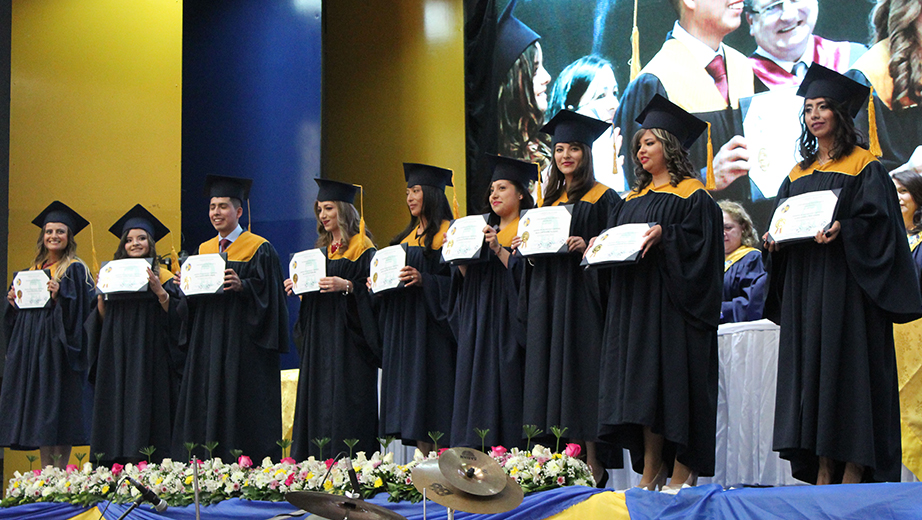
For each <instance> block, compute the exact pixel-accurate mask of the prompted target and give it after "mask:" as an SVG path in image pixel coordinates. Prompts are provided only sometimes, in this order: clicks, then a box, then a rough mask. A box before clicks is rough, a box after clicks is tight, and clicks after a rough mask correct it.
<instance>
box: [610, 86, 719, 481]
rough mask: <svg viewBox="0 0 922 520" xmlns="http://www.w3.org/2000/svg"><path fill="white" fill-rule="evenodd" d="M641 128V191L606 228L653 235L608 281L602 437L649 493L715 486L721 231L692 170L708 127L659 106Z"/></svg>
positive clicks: (660, 100)
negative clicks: (705, 482)
mask: <svg viewBox="0 0 922 520" xmlns="http://www.w3.org/2000/svg"><path fill="white" fill-rule="evenodd" d="M637 121H638V122H639V123H641V129H640V130H638V131H637V133H635V134H634V136H633V139H632V142H631V151H632V153H633V156H634V158H635V161H636V164H637V165H638V166H637V167H635V171H634V174H635V176H636V178H637V180H636V181H635V184H634V187H633V188H632V189H631V192H630V193H629V194H628V196H627V197H626V199H625V201H624V204H622V206H621V208H620V209H619V210H618V211H616V212H614V213H613V214H612V218H611V220H610V221H609V224H610V225H611V226H620V225H624V224H632V223H651V224H652V226H651V227H650V229H649V230H648V231H647V232H646V235H645V238H644V242H643V250H642V257H641V258H640V259H639V260H638V261H637V263H635V264H628V265H622V266H616V267H614V268H612V269H611V277H612V281H611V293H610V295H609V298H608V301H609V307H608V314H607V316H606V319H605V336H604V341H603V347H602V348H603V352H602V374H603V376H602V383H601V391H600V397H599V421H600V423H601V425H602V426H601V429H600V434H601V436H602V438H604V439H610V440H611V441H612V442H613V443H616V444H620V445H622V446H624V447H626V448H628V449H629V450H630V451H631V461H632V466H633V468H634V470H635V471H637V472H638V473H642V474H643V476H642V478H641V481H640V485H641V486H643V487H647V488H648V489H653V488H654V487H656V486H663V484H665V481H666V477H667V475H668V474H669V473H671V474H672V480H671V482H670V485H671V486H673V487H681V486H682V485H684V484H688V485H695V483H696V478H697V476H698V475H699V474H700V475H705V476H710V475H713V474H714V464H715V461H714V450H715V442H716V441H715V437H716V427H717V325H718V318H719V315H720V301H721V283H722V272H721V267H722V264H723V261H724V255H723V240H722V233H721V230H722V227H723V226H722V224H723V220H722V219H721V213H720V208H718V207H717V203H715V202H714V201H713V199H711V196H710V194H708V192H707V191H706V190H705V185H704V184H702V183H701V181H700V180H698V174H697V172H696V170H695V169H694V168H693V167H692V164H691V162H690V161H689V159H688V148H689V147H690V146H691V145H692V143H693V142H694V141H695V140H696V139H697V138H698V136H700V135H701V133H702V132H703V131H704V130H705V129H706V128H707V124H706V123H704V122H703V121H701V120H699V119H698V118H696V117H695V116H692V115H691V114H689V113H687V112H685V111H684V110H682V109H681V108H679V107H678V106H676V105H675V104H673V103H671V102H670V101H668V100H667V99H666V98H664V97H663V96H660V95H656V96H654V98H653V100H651V101H650V103H649V104H648V105H647V107H646V108H645V109H644V111H643V112H642V113H641V114H640V116H639V117H638V118H637ZM708 180H709V181H710V179H708Z"/></svg>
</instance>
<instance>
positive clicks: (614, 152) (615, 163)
mask: <svg viewBox="0 0 922 520" xmlns="http://www.w3.org/2000/svg"><path fill="white" fill-rule="evenodd" d="M616 128H618V127H617V126H615V122H614V121H612V122H611V134H612V138H613V139H612V140H611V153H612V155H613V156H614V159H613V160H612V165H611V174H612V175H614V176H615V177H617V176H618V174H619V173H621V172H619V171H618V140H617V139H614V136H615V129H616ZM539 178H540V177H539Z"/></svg>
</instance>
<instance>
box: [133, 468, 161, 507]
mask: <svg viewBox="0 0 922 520" xmlns="http://www.w3.org/2000/svg"><path fill="white" fill-rule="evenodd" d="M125 478H127V479H128V482H131V485H133V486H134V487H136V488H137V489H138V491H140V492H141V498H143V499H144V501H146V502H150V503H151V504H153V506H154V509H156V510H157V512H158V513H162V512H164V511H166V508H167V504H166V501H165V500H163V499H162V498H160V497H158V496H157V493H154V492H153V491H152V490H151V489H150V488H149V487H147V486H145V485H144V484H142V483H140V482H138V481H137V480H135V479H133V478H131V477H129V476H127V475H126V476H125Z"/></svg>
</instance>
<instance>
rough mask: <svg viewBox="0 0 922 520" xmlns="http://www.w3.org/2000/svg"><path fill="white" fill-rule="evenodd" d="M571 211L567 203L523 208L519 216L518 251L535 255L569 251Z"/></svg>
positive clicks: (527, 254) (524, 254)
mask: <svg viewBox="0 0 922 520" xmlns="http://www.w3.org/2000/svg"><path fill="white" fill-rule="evenodd" d="M572 211H573V207H572V206H569V205H564V206H546V207H543V208H534V209H526V210H523V211H522V216H521V217H519V229H518V236H519V238H521V239H522V245H520V246H519V248H518V251H519V253H521V254H522V255H523V256H535V255H547V254H558V253H566V252H567V251H569V248H568V247H567V239H568V238H570V220H571V218H572Z"/></svg>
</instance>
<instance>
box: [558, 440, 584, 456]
mask: <svg viewBox="0 0 922 520" xmlns="http://www.w3.org/2000/svg"><path fill="white" fill-rule="evenodd" d="M581 451H582V448H580V447H579V444H576V443H573V442H571V443H569V444H567V448H566V449H565V450H563V454H564V455H566V456H567V457H579V454H580V452H581Z"/></svg>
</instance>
